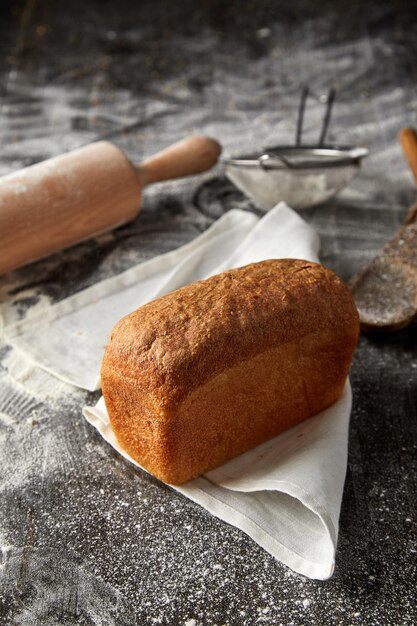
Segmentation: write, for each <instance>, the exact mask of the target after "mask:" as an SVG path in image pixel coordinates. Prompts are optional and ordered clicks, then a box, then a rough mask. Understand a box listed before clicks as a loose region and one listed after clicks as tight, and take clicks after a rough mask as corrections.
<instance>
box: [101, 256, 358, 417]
mask: <svg viewBox="0 0 417 626" xmlns="http://www.w3.org/2000/svg"><path fill="white" fill-rule="evenodd" d="M333 327H334V329H335V332H340V335H341V341H343V336H345V337H346V338H349V340H350V341H351V342H352V341H353V342H354V343H356V340H357V336H358V313H357V311H356V307H355V304H354V301H353V298H352V296H351V294H350V292H349V289H348V288H347V287H346V285H345V284H344V283H343V281H342V280H341V279H340V278H339V277H338V276H337V275H336V274H334V273H333V272H331V271H330V270H328V269H326V268H324V267H323V266H322V265H319V264H317V263H312V262H309V261H302V260H294V259H279V260H276V259H272V260H267V261H261V262H258V263H252V264H250V265H247V266H245V267H243V268H239V269H238V270H229V271H227V272H224V273H222V274H218V275H216V276H213V277H211V278H209V279H207V280H203V281H199V282H196V283H193V284H191V285H187V286H186V287H183V288H181V289H177V290H176V291H174V292H172V293H170V294H168V295H166V296H163V297H162V298H159V299H157V300H154V301H152V302H149V303H148V304H146V305H144V306H142V307H141V308H139V309H137V310H136V311H134V312H133V313H130V314H129V315H127V316H126V317H124V318H122V319H121V320H120V321H119V322H118V324H117V325H116V326H115V328H114V330H113V333H112V336H111V338H110V343H109V346H108V348H107V350H106V354H105V357H104V360H103V366H102V367H103V370H102V371H104V369H106V368H112V367H116V368H117V370H118V371H119V373H120V374H121V375H122V376H124V377H127V378H131V379H134V380H135V386H136V387H137V388H138V389H141V388H142V389H143V390H144V391H145V392H146V393H147V394H150V395H151V398H152V402H153V404H154V405H155V408H156V407H159V408H160V409H165V410H168V409H169V408H170V406H173V405H177V404H178V403H179V402H181V401H182V400H183V399H184V398H185V397H186V396H187V395H188V394H189V393H190V392H191V391H192V390H193V389H195V388H196V387H199V386H200V385H202V384H203V383H204V382H205V381H207V380H209V379H211V378H213V377H214V376H215V375H216V374H217V373H218V372H219V371H220V370H223V369H224V368H225V367H233V366H234V365H236V364H238V363H239V362H241V361H244V360H246V359H250V358H251V357H252V356H254V355H256V354H259V353H261V352H263V351H265V350H269V349H271V348H274V347H276V346H279V345H280V344H282V343H286V342H289V341H292V340H294V339H296V338H297V337H298V338H299V337H301V336H304V335H307V334H309V333H313V332H315V331H318V330H321V329H325V328H333ZM236 336H238V340H236ZM232 339H233V340H232Z"/></svg>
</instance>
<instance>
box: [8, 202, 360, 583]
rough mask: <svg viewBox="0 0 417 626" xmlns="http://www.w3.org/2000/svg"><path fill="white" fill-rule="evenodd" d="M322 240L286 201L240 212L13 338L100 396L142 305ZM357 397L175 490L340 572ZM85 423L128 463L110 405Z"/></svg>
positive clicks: (14, 329) (310, 252) (319, 570)
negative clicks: (113, 347) (103, 371)
mask: <svg viewBox="0 0 417 626" xmlns="http://www.w3.org/2000/svg"><path fill="white" fill-rule="evenodd" d="M318 249H319V240H318V237H317V234H316V233H315V231H314V230H313V229H312V228H311V227H310V226H309V225H308V224H306V222H304V220H302V219H301V218H300V217H299V216H298V214H296V213H295V212H294V211H292V210H291V209H290V208H288V207H287V206H286V205H285V204H284V203H280V204H279V205H278V206H277V207H276V208H275V209H273V210H272V211H270V212H269V213H267V214H266V215H265V216H264V217H263V218H262V219H259V218H257V217H256V216H255V215H253V214H251V213H247V212H245V211H239V210H234V211H230V212H228V213H227V214H225V215H224V216H223V217H222V218H220V219H219V220H218V221H217V222H215V224H213V226H211V228H209V229H208V230H207V231H206V232H205V233H203V234H202V235H200V236H199V237H197V238H196V239H195V240H194V241H192V242H191V243H189V244H187V245H185V246H183V247H181V248H179V249H177V250H175V251H173V252H170V253H168V254H164V255H161V256H159V257H156V258H154V259H152V260H150V261H148V262H146V263H142V264H140V265H138V266H136V267H134V268H132V269H130V270H128V271H126V272H124V273H122V274H120V275H119V276H115V277H113V278H110V279H108V280H104V281H102V282H101V283H98V284H96V285H94V286H92V287H90V288H88V289H85V290H84V291H82V292H80V293H78V294H76V295H74V296H72V297H70V298H68V299H66V300H64V301H61V302H60V303H58V304H56V305H53V306H51V307H49V309H48V310H47V311H41V312H39V313H35V314H34V315H32V316H29V317H27V318H26V319H25V320H23V321H21V322H18V323H15V324H13V325H10V326H8V327H6V328H5V335H6V339H7V340H8V342H9V343H11V344H12V345H14V346H15V347H17V348H18V349H19V350H22V351H23V352H25V354H27V355H29V356H30V357H31V359H32V360H33V361H34V362H35V363H36V364H37V365H39V366H40V367H42V368H43V369H45V370H47V371H49V372H50V373H52V374H54V375H55V376H57V377H59V378H61V379H62V380H64V381H66V382H69V383H72V384H74V385H78V386H80V387H83V388H85V389H90V390H94V389H97V388H99V384H100V378H99V377H100V363H101V359H102V355H103V351H104V347H105V344H106V342H107V340H108V337H109V335H110V332H111V329H112V327H113V325H114V324H115V323H116V321H117V320H118V319H120V317H122V316H123V315H125V314H127V313H129V312H130V311H132V310H133V309H135V308H137V307H138V306H140V305H141V304H144V303H145V302H148V301H149V300H152V299H154V298H156V297H158V296H161V295H163V294H165V293H168V292H169V291H172V290H173V289H176V288H178V287H180V286H182V285H184V284H186V283H188V282H192V281H194V280H199V279H202V278H205V277H207V276H210V275H212V274H215V273H218V272H220V271H222V270H225V269H228V268H232V267H239V266H241V265H245V264H247V263H250V262H254V261H260V260H263V259H267V258H301V259H308V260H312V261H316V260H317V254H318ZM350 410H351V391H350V386H349V384H348V383H347V385H346V388H345V392H344V394H343V396H342V398H341V399H340V400H339V401H338V402H337V403H336V404H334V405H333V406H332V407H330V408H329V409H327V410H326V411H323V412H322V413H320V414H319V415H317V416H315V417H313V418H311V419H309V420H307V421H305V422H303V423H302V424H300V425H298V426H296V427H295V428H293V429H291V430H289V431H287V432H285V433H283V434H282V435H280V436H279V437H276V438H275V439H273V440H270V441H268V442H266V443H265V444H263V445H261V446H258V447H257V448H255V449H254V450H252V451H249V452H247V453H246V454H244V455H241V456H240V457H238V458H237V459H234V460H232V461H230V462H229V463H227V464H226V465H223V466H222V467H220V468H217V469H215V470H213V471H211V472H209V473H207V474H206V475H204V476H202V477H200V478H198V479H196V480H193V481H190V482H188V483H186V484H185V485H182V486H181V487H176V488H175V489H176V490H177V491H179V492H181V493H182V494H184V495H185V496H187V497H188V498H190V499H191V500H193V501H195V502H198V503H199V504H200V505H202V506H203V507H205V508H206V509H207V510H208V511H210V512H211V513H212V514H214V515H216V516H217V517H219V518H221V519H223V520H225V521H226V522H229V523H230V524H233V525H234V526H236V527H238V528H240V529H241V530H243V531H244V532H245V533H247V534H248V535H249V536H250V537H251V538H252V539H253V540H254V541H256V542H257V543H258V544H259V545H261V546H262V547H263V548H265V549H266V550H267V551H268V552H270V553H271V554H272V555H273V556H275V557H276V558H277V559H279V560H280V561H282V562H283V563H285V564H286V565H288V566H289V567H291V568H292V569H293V570H295V571H296V572H299V573H301V574H304V575H305V576H308V577H311V578H317V579H326V578H329V577H330V576H331V575H332V573H333V570H334V557H335V550H336V543H337V533H338V519H339V513H340V505H341V499H342V493H343V484H344V478H345V472H346V463H347V439H348V427H349V416H350ZM84 415H85V417H86V419H87V420H88V421H89V422H90V423H91V424H93V426H95V428H97V430H98V431H99V432H100V433H101V435H102V436H103V437H104V439H105V440H106V441H108V442H109V443H110V445H112V446H113V447H114V448H115V449H116V450H118V452H120V453H121V454H122V455H123V456H124V457H125V458H127V459H128V460H129V461H131V462H132V463H134V464H135V465H137V464H136V463H135V461H133V459H131V458H130V457H129V456H128V455H127V454H126V453H125V452H124V451H123V450H122V449H121V448H120V447H119V446H118V443H117V440H116V437H115V435H114V433H113V432H112V430H111V427H110V424H109V420H108V416H107V412H106V407H105V404H104V400H103V398H101V399H100V400H99V402H98V403H97V405H96V406H95V407H85V408H84Z"/></svg>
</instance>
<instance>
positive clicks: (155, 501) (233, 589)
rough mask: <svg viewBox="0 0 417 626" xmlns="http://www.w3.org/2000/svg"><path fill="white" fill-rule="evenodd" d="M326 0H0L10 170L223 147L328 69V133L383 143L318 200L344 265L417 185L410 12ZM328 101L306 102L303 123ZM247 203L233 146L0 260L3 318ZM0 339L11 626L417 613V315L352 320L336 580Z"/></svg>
mask: <svg viewBox="0 0 417 626" xmlns="http://www.w3.org/2000/svg"><path fill="white" fill-rule="evenodd" d="M319 4H320V7H318V6H317V8H314V7H313V3H311V2H308V1H307V0H306V1H305V2H300V1H293V2H274V1H271V0H263V1H262V2H258V3H257V2H226V1H220V0H212V1H207V2H204V3H197V2H192V0H187V1H183V2H177V3H174V2H172V3H169V2H162V1H161V0H154V1H153V2H150V1H143V2H131V3H128V2H120V1H118V2H116V0H114V1H113V2H108V1H102V2H100V1H99V0H95V1H93V0H90V1H89V2H83V1H82V0H78V1H77V2H67V3H56V2H51V1H50V0H27V1H26V2H7V1H5V0H3V2H2V3H1V6H0V17H1V26H0V33H1V39H0V45H1V47H2V55H1V58H0V71H1V109H0V111H1V113H0V133H1V151H0V173H1V174H5V173H8V172H11V171H13V170H15V169H18V168H20V167H21V166H24V165H28V164H31V163H34V162H36V161H39V160H41V159H44V158H47V157H49V156H52V155H55V154H59V153H61V152H63V151H65V150H69V149H71V148H74V147H77V146H80V145H83V144H86V143H88V142H91V141H94V140H95V139H97V138H106V139H110V140H112V141H114V142H115V143H116V144H117V145H119V146H120V147H121V148H123V149H124V150H125V151H126V153H127V154H128V155H129V156H130V157H131V158H132V159H134V160H136V161H138V160H140V159H141V158H142V157H143V156H145V155H149V154H151V153H152V152H155V151H156V150H158V149H159V148H162V147H164V146H166V145H168V144H169V143H170V142H172V141H175V140H177V139H179V138H180V137H181V136H183V135H185V134H187V133H188V132H192V131H198V132H204V133H207V134H211V135H213V136H215V137H218V138H219V139H220V141H222V143H223V145H224V147H225V150H226V151H227V152H229V153H239V152H242V151H246V152H247V151H248V150H249V151H254V150H257V149H260V148H261V147H262V146H263V145H265V144H271V143H285V142H288V141H292V140H293V137H294V132H295V121H296V107H297V103H298V100H299V94H300V88H301V85H302V84H303V83H306V82H307V83H308V84H309V85H310V87H311V88H312V90H313V91H314V92H315V93H316V94H317V95H320V94H322V93H325V92H326V91H327V90H328V89H329V87H331V86H333V87H335V88H336V89H337V101H336V105H335V110H334V117H333V121H332V125H331V128H330V133H329V140H330V141H331V140H333V141H336V140H337V141H339V142H341V143H352V144H357V145H361V144H362V145H365V146H367V147H368V148H369V149H370V152H371V154H370V157H369V158H368V159H367V160H366V161H365V163H364V167H363V169H362V171H361V173H360V176H359V177H357V178H356V179H355V181H354V183H353V184H352V185H351V187H350V188H349V189H348V190H346V191H345V192H343V193H342V194H341V195H340V196H339V197H338V198H337V199H335V200H333V201H331V202H328V203H327V204H326V205H324V206H320V207H317V208H315V209H310V210H307V211H305V212H304V213H303V215H304V217H305V219H306V220H307V221H309V222H310V223H311V224H313V225H314V226H315V227H316V228H317V230H318V231H319V233H320V235H321V238H322V260H323V262H324V263H325V264H326V265H328V266H329V267H331V268H332V269H334V270H336V271H337V272H339V273H340V275H341V276H342V277H343V278H345V279H348V278H349V277H350V276H351V275H352V274H353V273H354V272H355V271H356V270H358V269H359V268H360V267H361V266H362V265H363V264H364V263H366V262H367V261H368V260H369V259H370V258H371V257H372V256H373V255H374V254H375V253H376V251H377V250H378V248H379V247H380V246H381V244H382V243H383V242H385V240H386V239H387V238H389V237H390V236H391V234H392V233H393V232H394V231H395V229H396V228H397V227H398V226H399V225H400V224H401V222H402V220H403V219H404V216H405V213H406V210H407V207H408V205H409V204H411V202H412V201H413V200H414V198H415V196H416V189H415V186H414V184H413V181H412V177H411V174H410V172H409V171H408V169H407V166H406V163H405V161H404V158H403V156H402V153H401V149H400V147H399V145H398V142H397V139H396V134H397V131H398V130H399V128H400V127H402V126H405V125H414V126H416V125H417V90H416V84H417V69H416V68H417V64H416V53H417V38H416V37H415V32H416V28H417V11H416V9H415V8H414V9H413V3H412V2H409V3H405V2H404V3H403V4H400V3H398V4H397V5H394V4H393V3H390V2H384V1H382V2H378V3H375V5H374V6H371V5H369V3H363V6H362V4H360V3H352V2H347V1H346V0H342V1H341V2H339V3H336V2H329V1H322V2H320V3H317V5H319ZM367 4H368V6H366V5H367ZM414 7H415V5H414ZM322 114H323V105H322V104H320V103H319V102H318V101H317V102H316V101H315V100H313V101H312V103H311V105H310V107H309V111H308V117H307V119H306V133H305V137H306V140H310V141H314V139H315V138H316V137H317V135H318V133H319V129H320V119H321V116H322ZM236 206H238V207H241V208H244V209H247V210H253V207H252V206H251V204H250V202H249V201H248V200H246V199H245V198H244V197H243V196H242V195H241V194H240V193H239V192H238V191H237V190H236V189H235V188H234V187H233V186H232V184H231V183H230V182H228V181H227V180H226V179H225V178H224V176H223V174H222V171H221V168H218V169H217V170H215V171H213V172H211V173H210V174H207V175H204V176H201V177H199V178H194V179H187V180H185V181H180V182H176V183H170V184H166V185H165V186H162V185H159V186H157V187H155V188H154V189H149V191H148V192H147V195H146V198H145V200H144V204H143V210H142V212H141V214H140V216H139V218H138V219H137V220H136V221H135V222H134V223H132V224H130V225H128V226H124V227H122V228H119V229H118V230H116V231H115V232H113V233H112V234H110V235H104V236H100V237H97V238H95V239H93V240H91V241H89V242H86V243H83V244H81V245H78V246H76V247H74V248H72V249H70V250H67V251H65V252H62V253H60V254H58V255H55V256H53V257H51V258H50V259H47V260H45V261H42V262H38V263H37V264H34V265H33V266H30V267H27V268H24V269H21V270H19V271H17V272H15V273H13V274H9V275H7V276H5V277H3V278H1V279H0V296H1V300H2V313H3V316H4V317H5V318H6V320H12V319H18V318H20V317H23V316H24V315H25V314H26V312H27V311H28V310H29V309H33V308H34V307H41V306H43V305H45V303H48V302H56V301H58V300H60V299H62V298H64V297H66V296H68V295H70V294H72V293H75V292H77V291H79V290H80V289H83V288H84V287H86V286H88V285H91V284H93V283H94V282H96V281H98V280H101V279H102V278H104V277H107V276H111V275H114V274H116V273H119V272H120V271H122V270H124V269H127V268H128V267H131V266H132V265H134V264H136V263H137V262H140V261H141V260H144V259H148V258H150V257H152V256H153V255H155V254H156V253H159V252H162V251H167V250H170V249H172V248H174V247H177V246H178V245H180V244H181V243H184V242H186V241H189V240H191V239H192V238H194V237H195V236H196V235H197V234H199V233H200V232H202V231H203V230H205V229H206V228H207V227H208V226H209V225H210V224H211V223H212V222H213V221H214V220H215V219H216V218H217V217H219V216H220V215H221V214H223V213H224V212H225V211H227V210H228V209H229V208H231V207H236ZM0 253H1V251H0ZM0 356H1V359H2V366H1V369H0V443H1V465H0V623H1V624H2V625H3V624H4V625H7V626H9V625H11V624H19V625H24V624H25V625H26V624H30V625H32V624H36V625H39V626H49V625H51V626H52V625H61V624H62V625H66V624H80V625H87V624H88V625H90V624H94V625H103V626H104V625H105V626H107V625H117V626H122V625H123V626H124V625H133V624H138V625H142V624H143V625H147V624H169V625H171V624H172V625H183V626H185V625H187V626H197V625H198V626H199V625H204V626H206V625H207V626H214V625H217V626H221V625H226V624H227V625H228V626H229V625H230V626H232V625H241V624H242V625H252V624H271V625H278V624H283V625H289V624H294V625H296V626H297V625H300V624H305V625H307V624H315V625H320V626H322V625H326V624H343V625H344V624H346V625H348V624H352V625H362V624H372V625H373V624H375V625H377V624H378V625H379V624H381V625H388V624H393V625H403V624H404V625H405V624H407V625H408V624H409V625H414V624H416V623H417V607H416V584H417V571H416V570H417V527H416V513H417V511H416V493H417V492H416V486H417V485H416V482H417V481H416V476H417V415H416V407H417V400H416V398H417V333H416V328H415V327H410V328H408V329H406V330H404V331H401V332H399V333H397V334H395V335H390V336H362V338H361V340H360V344H359V347H358V350H357V353H356V358H355V361H354V365H353V369H352V383H353V390H354V408H353V414H352V420H351V432H350V441H349V467H348V473H347V480H346V487H345V493H344V499H343V506H342V513H341V520H340V536H339V546H338V551H337V557H336V572H335V575H334V577H333V578H332V579H331V580H330V581H327V582H315V581H311V580H307V579H304V578H302V577H301V576H298V575H296V574H294V573H292V572H291V571H289V570H288V569H287V568H285V567H284V566H283V565H281V564H280V563H278V562H276V561H275V560H274V559H273V558H272V557H271V556H269V555H268V554H267V553H266V552H264V551H263V550H262V549H261V548H259V547H258V546H257V545H256V544H254V543H253V542H252V541H251V540H250V539H249V538H248V537H246V536H245V535H244V534H243V533H241V532H240V531H238V530H237V529H234V528H232V527H230V526H228V525H227V524H225V523H223V522H221V521H219V520H218V519H216V518H214V517H212V516H210V515H209V514H208V513H206V512H205V511H204V510H202V509H201V508H199V507H198V506H197V505H194V504H193V503H191V502H189V501H187V500H186V499H184V498H183V497H181V496H180V495H178V494H176V493H173V492H172V491H171V490H170V489H169V488H167V487H165V486H163V485H161V484H160V483H159V482H157V481H156V480H154V479H152V478H151V477H149V476H147V475H145V474H143V473H141V472H140V471H136V470H135V469H134V468H133V467H132V466H130V465H129V464H127V463H126V462H125V461H124V460H123V459H122V458H120V457H119V456H118V455H117V454H116V453H115V452H114V451H113V450H112V449H111V448H110V447H109V446H108V445H106V444H105V443H104V441H103V440H101V439H100V437H99V436H98V435H97V433H96V432H95V431H94V430H93V429H92V428H91V427H90V426H89V425H88V424H87V423H86V422H85V421H84V420H83V418H82V416H81V412H80V408H81V406H82V405H83V404H84V403H86V402H90V403H91V402H93V401H94V400H95V399H96V398H97V395H96V394H87V393H84V392H82V391H80V390H73V389H71V388H69V387H66V386H65V385H63V384H62V383H59V382H57V381H55V380H54V379H53V378H52V377H50V376H48V375H46V374H42V373H40V372H37V373H36V372H35V373H34V372H32V373H31V375H29V374H28V373H27V372H25V369H24V367H23V365H21V366H19V364H18V362H16V359H15V356H16V355H13V351H12V350H10V348H8V347H7V346H5V345H3V346H2V347H1V348H0Z"/></svg>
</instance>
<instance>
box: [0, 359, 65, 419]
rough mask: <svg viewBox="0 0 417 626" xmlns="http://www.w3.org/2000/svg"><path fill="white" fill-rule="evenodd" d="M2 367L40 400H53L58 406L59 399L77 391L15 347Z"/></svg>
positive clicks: (4, 360) (16, 381)
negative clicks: (38, 365)
mask: <svg viewBox="0 0 417 626" xmlns="http://www.w3.org/2000/svg"><path fill="white" fill-rule="evenodd" d="M2 367H3V368H4V369H6V370H7V372H8V374H9V377H10V378H11V379H12V380H13V382H14V383H15V384H17V385H19V387H23V388H24V389H25V391H26V392H28V393H30V394H31V395H34V396H35V397H36V398H38V399H39V400H48V404H51V401H52V402H55V403H56V405H57V407H58V406H59V400H61V399H62V398H63V397H65V396H67V395H71V394H74V393H75V390H74V387H72V386H71V385H68V384H66V383H64V382H62V381H60V380H58V379H57V378H55V377H54V376H52V375H51V374H48V373H47V372H45V371H44V370H42V369H40V368H39V367H37V366H36V365H35V364H34V363H33V362H32V361H31V360H30V359H29V357H27V356H25V355H24V354H23V353H22V352H19V350H17V349H15V348H14V349H11V350H10V352H8V353H7V354H6V356H5V358H4V359H3V361H2Z"/></svg>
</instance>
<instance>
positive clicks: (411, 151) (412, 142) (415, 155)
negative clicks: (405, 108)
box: [398, 128, 417, 183]
mask: <svg viewBox="0 0 417 626" xmlns="http://www.w3.org/2000/svg"><path fill="white" fill-rule="evenodd" d="M398 138H399V140H400V143H401V145H402V148H403V151H404V154H405V156H406V158H407V161H408V165H409V166H410V169H411V171H412V173H413V176H414V180H415V181H416V183H417V134H416V131H415V130H414V128H403V129H402V130H400V132H399V134H398Z"/></svg>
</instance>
